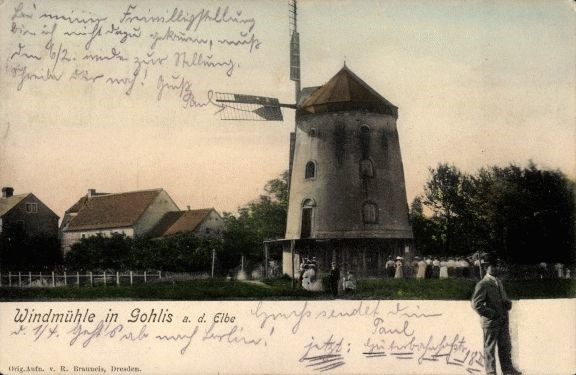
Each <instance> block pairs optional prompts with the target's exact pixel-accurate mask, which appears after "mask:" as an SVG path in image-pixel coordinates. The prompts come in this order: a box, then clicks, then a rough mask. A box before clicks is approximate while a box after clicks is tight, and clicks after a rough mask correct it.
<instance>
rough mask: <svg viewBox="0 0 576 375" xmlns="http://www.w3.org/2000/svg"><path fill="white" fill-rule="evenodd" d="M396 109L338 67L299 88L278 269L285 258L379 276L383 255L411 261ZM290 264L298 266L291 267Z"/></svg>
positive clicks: (348, 70) (290, 260)
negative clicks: (286, 244)
mask: <svg viewBox="0 0 576 375" xmlns="http://www.w3.org/2000/svg"><path fill="white" fill-rule="evenodd" d="M397 119H398V108H397V107H396V106H394V105H393V104H392V103H390V102H389V101H388V100H386V99H385V98H384V97H382V96H381V95H379V94H378V93H377V92H376V91H374V90H373V89H372V88H371V87H370V86H369V85H368V84H367V83H365V82H364V81H362V80H361V79H360V78H359V77H358V76H357V75H356V74H354V73H353V72H352V71H351V70H350V69H349V68H348V67H346V65H344V67H343V68H342V69H341V70H340V71H339V72H338V73H337V74H336V75H335V76H334V77H332V78H331V79H330V80H329V81H328V82H327V83H326V84H324V85H323V86H320V87H312V88H304V89H303V90H302V92H301V97H300V100H299V102H298V105H297V110H296V134H295V142H294V154H293V162H292V170H291V180H290V196H289V207H288V219H287V228H286V240H290V241H291V243H292V244H293V246H294V247H295V249H288V248H287V247H285V251H284V256H283V257H284V261H283V265H284V269H285V271H284V272H285V273H289V274H290V272H286V270H288V269H292V265H291V262H292V253H293V252H296V254H297V255H298V256H297V257H296V258H298V257H299V256H307V257H316V258H317V261H318V263H319V269H322V270H326V271H327V270H328V269H329V265H330V262H331V261H336V262H338V263H339V264H340V266H341V267H342V266H345V267H346V268H348V269H354V270H356V272H358V273H360V274H363V275H380V274H382V272H383V268H384V263H385V256H386V255H406V252H408V254H407V255H408V256H411V249H410V246H411V243H412V238H413V236H412V229H411V227H410V223H409V221H408V205H407V201H406V188H405V184H404V170H403V166H402V157H401V152H400V144H399V140H398V131H397V128H396V121H397ZM294 261H295V262H298V261H299V260H298V259H295V260H294Z"/></svg>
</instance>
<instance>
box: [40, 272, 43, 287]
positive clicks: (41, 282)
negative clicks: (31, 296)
mask: <svg viewBox="0 0 576 375" xmlns="http://www.w3.org/2000/svg"><path fill="white" fill-rule="evenodd" d="M42 284H43V283H42V272H40V286H42Z"/></svg>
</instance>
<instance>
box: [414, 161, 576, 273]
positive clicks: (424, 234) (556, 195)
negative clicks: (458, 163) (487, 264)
mask: <svg viewBox="0 0 576 375" xmlns="http://www.w3.org/2000/svg"><path fill="white" fill-rule="evenodd" d="M574 192H575V184H574V182H572V181H570V180H569V179H568V178H567V177H566V176H565V175H564V174H563V173H562V172H560V171H558V170H541V169H539V168H538V167H537V166H536V165H535V164H534V163H532V162H530V163H529V165H528V167H527V168H522V167H519V166H517V165H514V164H511V165H509V166H507V167H497V166H492V167H487V168H482V169H480V170H479V171H478V172H476V173H475V174H465V173H463V172H461V171H460V170H458V169H457V168H456V167H455V166H453V165H447V164H439V165H438V167H437V168H431V169H430V177H429V180H428V182H427V183H426V185H425V188H424V196H423V199H421V198H418V199H419V200H418V201H416V200H415V202H413V205H412V209H411V218H412V221H413V228H414V235H415V237H416V243H417V244H419V246H422V249H423V250H425V251H431V250H432V249H434V248H437V247H436V246H435V241H436V240H437V239H438V238H441V239H442V246H441V250H442V251H439V252H438V253H444V254H451V255H458V254H469V253H471V252H475V251H485V252H496V253H497V254H498V255H499V256H500V257H501V258H503V259H505V260H508V261H510V262H516V263H535V262H540V261H542V260H544V261H547V262H563V263H573V262H574V256H575V252H574V250H575V239H574V229H575V213H574V211H575V210H574ZM420 203H422V204H423V205H424V206H426V207H428V208H429V209H430V210H431V211H432V213H433V215H432V217H430V218H427V217H425V216H424V215H423V211H424V210H423V209H422V207H419V205H420V206H422V205H421V204H420Z"/></svg>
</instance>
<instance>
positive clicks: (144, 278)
mask: <svg viewBox="0 0 576 375" xmlns="http://www.w3.org/2000/svg"><path fill="white" fill-rule="evenodd" d="M165 276H166V275H163V274H162V271H139V272H134V271H125V272H106V271H101V272H66V271H64V272H62V273H57V272H50V273H42V272H38V273H34V272H7V273H6V272H4V273H0V287H56V286H65V285H76V286H94V285H104V286H106V285H134V284H143V283H144V284H145V283H149V282H158V281H160V280H162V279H163V277H164V278H165ZM172 277H173V276H172Z"/></svg>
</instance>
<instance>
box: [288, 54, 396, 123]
mask: <svg viewBox="0 0 576 375" xmlns="http://www.w3.org/2000/svg"><path fill="white" fill-rule="evenodd" d="M305 90H307V89H304V90H303V92H305ZM306 94H307V92H306ZM298 108H299V109H300V110H301V111H303V112H304V113H325V112H337V111H349V110H365V111H370V112H377V113H384V114H390V115H394V116H398V107H396V106H395V105H394V104H392V103H390V102H389V101H388V100H386V99H385V98H384V97H383V96H382V95H380V94H378V93H377V92H376V91H375V90H374V89H373V88H371V87H370V86H369V85H368V84H367V83H366V82H364V81H363V80H362V79H360V77H358V76H357V75H356V74H354V73H353V72H352V71H351V70H350V69H348V67H347V66H346V65H344V67H343V68H342V69H340V71H339V72H338V73H336V75H335V76H334V77H332V78H331V79H330V80H329V81H328V82H326V84H324V85H323V86H320V87H319V88H317V89H316V90H315V91H313V92H312V93H311V94H310V95H308V96H307V97H306V98H305V99H303V100H301V102H300V103H299V105H298Z"/></svg>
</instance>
